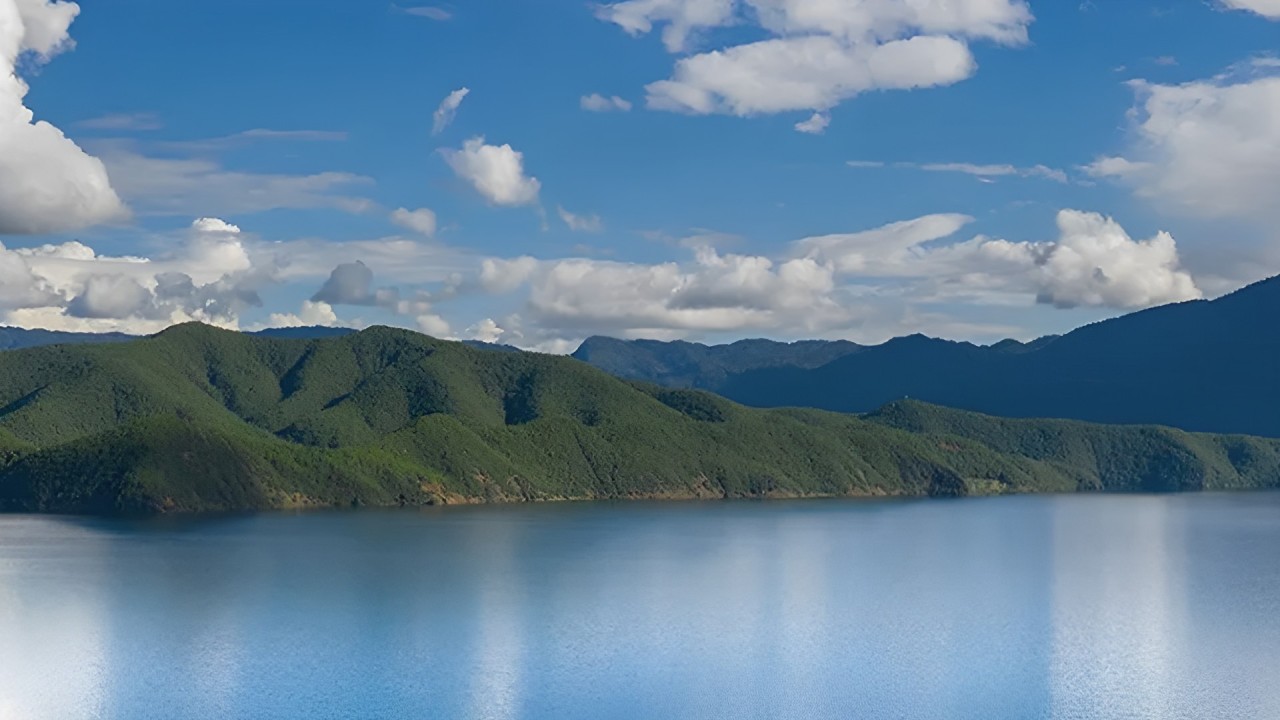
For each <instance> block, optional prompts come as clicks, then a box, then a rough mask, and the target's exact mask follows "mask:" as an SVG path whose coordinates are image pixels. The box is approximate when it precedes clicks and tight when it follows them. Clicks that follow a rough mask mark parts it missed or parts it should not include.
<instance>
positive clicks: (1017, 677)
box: [0, 494, 1280, 720]
mask: <svg viewBox="0 0 1280 720" xmlns="http://www.w3.org/2000/svg"><path fill="white" fill-rule="evenodd" d="M1276 668H1280V495H1269V494H1247V495H1181V496H1164V497H1111V496H1107V497H1102V496H1088V497H1085V496H1068V497H1019V498H1001V499H992V500H969V501H957V502H951V501H924V502H839V501H822V502H786V503H708V504H630V505H627V504H622V505H613V504H598V505H590V504H583V505H565V506H538V507H502V508H497V507H488V508H465V509H446V510H441V511H430V512H414V511H404V512H378V511H368V512H364V511H361V512H349V513H322V514H305V515H260V516H252V517H244V518H233V519H208V520H182V521H167V522H151V523H136V522H133V523H130V522H107V521H96V520H94V521H90V520H72V519H56V518H37V517H12V516H11V517H2V516H0V720H44V719H46V718H47V719H49V720H76V719H78V718H111V719H117V718H118V719H120V720H126V719H127V720H148V719H151V718H155V719H156V720H178V719H183V718H192V719H195V718H199V719H202V720H203V719H204V718H218V719H223V718H254V719H264V720H269V719H273V718H300V719H301V718H306V719H307V720H313V719H321V718H352V719H357V718H359V719H362V720H363V719H365V718H450V719H452V718H462V719H468V718H475V719H481V718H484V719H490V718H491V719H495V720H507V719H515V718H526V719H533V720H544V719H545V720H552V719H555V720H562V719H574V718H582V719H584V720H585V719H587V718H590V719H593V720H594V719H596V718H622V719H631V718H634V719H636V720H641V719H644V720H649V719H651V718H664V719H665V718H671V719H678V718H726V719H734V720H736V719H738V718H795V719H796V720H815V719H823V718H831V719H833V720H835V719H837V718H838V719H840V720H846V719H848V718H921V719H930V720H932V719H934V718H956V719H962V720H963V719H969V718H972V719H973V720H992V719H993V718H1010V719H1017V720H1033V719H1035V718H1064V719H1065V718H1080V719H1082V720H1083V719H1086V718H1087V719H1089V720H1093V719H1095V718H1132V719H1141V720H1145V719H1147V718H1151V719H1157V718H1158V719H1160V720H1165V719H1169V718H1197V719H1199V718H1208V717H1223V718H1226V717H1241V718H1243V717H1250V718H1264V717H1271V718H1274V717H1280V684H1278V683H1276V682H1275V680H1274V678H1275V673H1276Z"/></svg>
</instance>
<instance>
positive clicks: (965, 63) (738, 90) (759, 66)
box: [646, 35, 977, 116]
mask: <svg viewBox="0 0 1280 720" xmlns="http://www.w3.org/2000/svg"><path fill="white" fill-rule="evenodd" d="M976 68H977V64H976V63H975V61H974V59H973V55H971V54H970V52H969V49H968V47H966V46H965V44H964V43H962V42H960V41H959V40H955V39H954V38H949V37H929V36H917V37H913V38H910V39H906V40H894V41H891V42H888V43H885V44H883V45H877V44H861V45H852V46H851V45H848V44H846V43H844V42H843V41H841V40H839V39H836V38H834V37H830V36H824V35H810V36H802V37H789V38H779V39H774V40H763V41H760V42H756V43H751V44H748V45H738V46H736V47H731V48H729V49H727V50H722V51H721V50H717V51H713V52H709V53H703V54H701V55H694V56H692V57H688V58H684V59H682V60H680V61H679V62H678V63H676V69H675V73H674V75H673V77H672V79H670V80H662V81H659V82H655V83H651V84H650V85H648V86H647V88H646V89H647V91H648V103H649V107H651V108H654V109H658V110H672V111H676V112H686V113H692V114H698V115H704V114H708V113H729V114H733V115H743V116H745V115H754V114H759V113H777V112H784V111H790V110H826V109H828V108H831V107H834V106H835V105H838V104H839V103H841V102H842V101H844V100H847V99H849V98H852V97H854V96H855V95H858V94H860V93H863V92H866V91H868V90H875V89H900V90H906V89H911V88H922V87H934V86H938V85H950V84H952V83H955V82H959V81H960V80H964V79H965V78H967V77H969V76H970V75H972V74H973V71H974V70H975V69H976Z"/></svg>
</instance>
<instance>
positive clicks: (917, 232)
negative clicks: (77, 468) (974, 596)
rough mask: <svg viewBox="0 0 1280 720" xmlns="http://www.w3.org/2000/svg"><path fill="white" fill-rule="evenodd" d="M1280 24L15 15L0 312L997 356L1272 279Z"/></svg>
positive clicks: (1100, 6)
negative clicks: (1045, 337) (990, 351)
mask: <svg viewBox="0 0 1280 720" xmlns="http://www.w3.org/2000/svg"><path fill="white" fill-rule="evenodd" d="M1277 20H1280V1H1278V0H1213V1H1210V2H1194V1H1191V0H1180V1H1178V2H1173V1H1172V0H1166V1H1165V2H1155V3H1149V2H1141V1H1134V2H1130V1H1128V0H1126V1H1124V2H1119V1H1117V0H1093V1H1092V2H1084V3H1077V2H1074V1H1072V2H1047V1H1043V0H1030V2H1022V1H1021V0H948V1H947V2H938V3H921V2H916V1H914V0H866V1H864V2H855V1H854V0H849V2H845V3H832V2H824V1H823V0H630V1H629V2H617V3H604V4H588V3H583V2H577V1H572V2H569V1H561V0H548V1H547V2H539V3H528V2H514V1H498V0H494V1H491V2H484V3H456V4H434V5H428V4H411V3H405V4H400V5H392V4H383V3H375V2H330V1H327V0H315V1H312V2H306V3H302V2H277V3H258V2H252V3H251V2H247V1H246V0H223V1H221V2H216V3H214V2H205V1H204V0H191V2H188V3H184V4H183V8H182V11H181V12H175V11H174V10H173V6H172V5H171V4H162V3H159V2H155V1H154V0H115V1H114V2H111V3H94V2H83V3H81V4H80V5H79V6H75V5H73V4H71V3H51V2H47V1H46V0H0V62H3V63H4V65H0V77H3V76H6V75H12V74H13V72H16V77H17V78H21V80H17V79H15V78H14V77H10V78H9V80H8V82H7V83H6V84H5V85H3V86H0V242H2V243H3V246H4V250H3V251H0V315H3V317H2V318H0V321H3V322H4V323H6V324H12V325H23V326H29V327H36V326H39V327H50V328H55V329H77V330H127V331H133V332H149V331H154V330H157V329H159V328H161V327H164V326H165V325H167V324H170V323H172V322H179V321H184V320H190V319H198V320H203V321H206V322H213V323H217V324H220V325H225V326H231V327H242V328H250V327H259V326H263V325H271V324H295V323H304V322H305V323H330V324H334V323H336V324H343V325H356V326H361V325H366V324H372V323H383V324H392V325H400V326H405V327H413V328H418V329H421V330H423V331H426V332H429V333H431V334H434V335H439V336H445V337H459V338H469V337H477V338H481V339H486V340H496V341H501V342H510V343H514V344H518V345H522V346H525V347H533V348H539V349H545V350H553V351H564V350H567V349H571V348H572V347H573V346H574V345H575V344H576V342H578V341H579V340H581V339H582V338H583V337H585V336H587V335H590V334H596V333H600V334H610V335H618V336H626V337H658V338H676V337H683V338H690V339H697V340H705V341H723V340H731V339H735V338H740V337H748V336H766V337H777V338H783V339H793V338H800V337H832V338H834V337H845V338H851V339H854V340H860V341H865V342H875V341H880V340H883V339H886V338H888V337H891V336H894V335H900V334H908V333H913V332H924V333H927V334H932V335H941V336H945V337H951V338H956V339H969V340H975V341H980V342H989V341H993V340H996V339H999V338H1001V337H1004V336H1015V337H1020V338H1031V337H1035V336H1037V335H1041V334H1045V333H1052V332H1061V331H1064V330H1067V329H1070V328H1072V327H1075V326H1077V325H1079V324H1082V323H1085V322H1089V321H1092V320H1096V319H1100V318H1103V317H1108V316H1112V315H1116V314H1120V313H1123V312H1129V311H1132V310H1136V309H1140V308H1143V307H1148V306H1151V305H1157V304H1162V303H1166V302H1174V301H1180V300H1187V299H1193V298H1196V297H1206V296H1207V297H1212V296H1216V295H1218V294H1221V293H1223V292H1226V291H1229V290H1231V289H1234V288H1236V287H1239V286H1241V285H1243V284H1245V283H1247V282H1250V281H1253V280H1256V279H1259V278H1261V277H1264V276H1267V275H1271V274H1275V273H1277V272H1280V238H1278V237H1277V236H1276V234H1275V233H1274V231H1272V230H1271V228H1272V227H1274V221H1275V220H1278V219H1280V218H1277V217H1276V215H1277V214H1280V213H1278V212H1277V210H1276V208H1275V207H1274V205H1275V203H1274V202H1273V201H1271V198H1273V197H1275V196H1277V195H1278V194H1280V79H1278V76H1280V67H1278V65H1280V63H1277V62H1276V60H1275V58H1276V55H1275V53H1276V52H1277V51H1280V22H1277ZM6 21H8V23H7V24H6ZM6 38H7V39H6ZM5 66H8V68H11V69H12V71H13V72H10V71H9V70H6V67H5ZM23 83H24V84H25V85H26V86H29V91H25V92H24V90H25V88H24V85H23ZM464 88H465V89H466V92H465V93H462V92H459V91H461V90H463V89H464ZM451 94H452V97H453V98H454V99H456V100H458V102H457V106H456V112H454V113H445V115H452V117H451V121H450V122H442V123H439V125H440V128H439V130H440V131H439V132H433V129H434V128H433V124H436V123H435V121H434V119H433V115H435V114H436V113H437V112H439V111H441V110H442V103H445V101H446V98H449V97H451ZM28 113H29V114H30V115H31V116H33V117H31V118H29V117H28ZM9 118H12V119H9ZM41 123H47V124H41ZM802 130H807V132H805V131H802ZM63 134H65V136H66V137H65V138H63V137H62V135H63ZM6 188H8V189H7V190H6ZM401 209H403V210H404V212H400V213H397V212H396V211H397V210H401ZM355 263H359V264H358V265H357V264H355Z"/></svg>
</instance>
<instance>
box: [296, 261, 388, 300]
mask: <svg viewBox="0 0 1280 720" xmlns="http://www.w3.org/2000/svg"><path fill="white" fill-rule="evenodd" d="M311 301H312V302H323V303H327V304H329V305H376V304H377V297H376V295H375V293H374V288H373V271H372V270H370V269H369V266H368V265H365V264H364V263H363V262H360V261H359V260H357V261H355V262H349V263H343V264H341V265H339V266H337V267H336V268H334V269H333V272H332V273H330V274H329V279H328V280H326V281H325V283H324V285H322V286H321V287H320V289H319V290H318V291H316V294H315V295H314V296H312V298H311Z"/></svg>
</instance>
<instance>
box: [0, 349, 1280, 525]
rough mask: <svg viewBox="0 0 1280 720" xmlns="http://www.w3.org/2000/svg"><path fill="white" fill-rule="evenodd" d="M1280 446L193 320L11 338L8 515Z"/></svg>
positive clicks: (1226, 454)
mask: <svg viewBox="0 0 1280 720" xmlns="http://www.w3.org/2000/svg"><path fill="white" fill-rule="evenodd" d="M913 423H914V424H913ZM1036 438H1042V439H1041V440H1036ZM1047 438H1056V440H1054V441H1052V442H1051V441H1050V440H1049V439H1047ZM1038 443H1039V444H1038ZM1278 457H1280V443H1277V442H1272V441H1264V440H1256V439H1249V438H1218V437H1209V436H1195V435H1188V434H1187V433H1182V432H1178V431H1170V430H1159V429H1144V428H1100V427H1093V426H1088V425H1076V424H1058V423H1044V422H1030V421H997V420H993V419H985V418H980V417H978V416H970V415H967V414H958V413H954V412H953V411H946V410H942V409H940V408H930V407H928V406H922V405H913V404H904V405H896V406H893V407H891V408H886V409H885V410H884V411H883V412H881V413H878V414H876V415H875V416H872V417H870V418H867V419H861V418H857V417H853V416H847V415H837V414H832V413H825V412H820V411H814V410H755V409H748V408H744V407H742V406H739V405H736V404H734V403H731V402H729V401H726V400H724V399H722V398H719V397H716V396H714V395H710V394H706V393H702V392H697V391H690V390H670V389H663V388H660V387H657V386H652V385H642V384H634V383H629V382H625V381H622V380H619V379H616V378H614V377H612V376H610V375H608V374H606V373H604V372H602V371H599V370H596V369H595V368H592V367H590V366H588V365H586V364H583V363H580V362H577V361H575V360H572V359H569V358H562V357H554V356H547V355H539V354H533V353H500V352H492V351H487V350H480V349H475V348H471V347H468V346H465V345H463V344H460V343H451V342H443V341H438V340H433V339H431V338H429V337H426V336H424V335H420V334H418V333H413V332H408V331H403V330H393V329H390V328H371V329H369V330H365V331H363V332H360V333H356V334H351V335H347V336H344V337H337V338H326V339H311V340H282V339H274V338H263V337H252V336H247V335H242V334H239V333H233V332H227V331H222V330H216V329H213V328H209V327H206V326H202V325H194V324H193V325H182V326H177V327H174V328H171V329H169V330H167V331H165V332H163V333H161V334H160V335H157V336H155V337H153V338H148V339H142V340H135V341H132V342H127V343H118V344H107V345H80V346H54V347H45V348H36V349H31V350H21V351H14V352H7V353H0V509H4V510H8V511H26V512H77V513H120V512H155V511H223V510H242V509H254V508H281V507H307V506H351V505H426V504H438V503H459V502H483V501H534V500H558V499H598V498H696V497H706V498H719V497H799V496H855V495H926V494H931V495H964V494H971V493H992V492H1032V491H1070V490H1076V489H1079V488H1086V489H1094V488H1098V489H1118V490H1132V489H1142V490H1173V489H1193V488H1194V489H1199V488H1235V487H1268V486H1272V485H1277V484H1280V459H1278Z"/></svg>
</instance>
